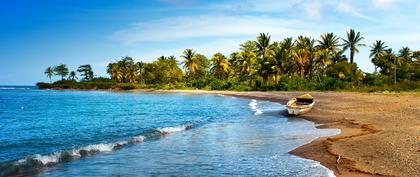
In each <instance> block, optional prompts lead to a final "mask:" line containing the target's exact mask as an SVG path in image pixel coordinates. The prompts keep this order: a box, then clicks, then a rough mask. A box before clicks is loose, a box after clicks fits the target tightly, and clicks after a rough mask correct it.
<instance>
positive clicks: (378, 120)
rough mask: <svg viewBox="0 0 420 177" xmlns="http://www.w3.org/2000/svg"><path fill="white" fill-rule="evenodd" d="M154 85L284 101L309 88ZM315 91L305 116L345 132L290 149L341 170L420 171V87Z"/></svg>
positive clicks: (354, 173)
mask: <svg viewBox="0 0 420 177" xmlns="http://www.w3.org/2000/svg"><path fill="white" fill-rule="evenodd" d="M141 91H143V92H144V91H145V90H141ZM148 91H150V92H176V93H180V92H182V93H193V94H204V93H210V94H224V95H231V96H239V97H248V98H256V99H263V100H270V101H276V102H279V103H282V104H284V103H285V102H286V101H287V100H288V99H290V98H292V97H295V96H297V95H300V94H302V93H303V92H231V91H201V90H164V91H162V90H148ZM310 93H311V94H312V95H313V96H314V97H315V98H316V102H317V103H316V105H315V107H314V109H312V110H311V111H310V112H309V113H307V114H305V115H303V116H300V117H302V118H305V119H307V120H311V121H314V122H316V123H318V124H322V125H321V126H320V127H319V128H339V129H341V134H339V135H336V136H332V137H323V138H319V139H316V140H314V141H313V142H311V143H309V144H306V145H304V146H301V147H299V148H297V149H295V150H293V151H291V152H290V153H292V154H295V155H297V156H300V157H303V158H308V159H313V160H316V161H319V162H321V164H323V165H324V166H326V167H328V168H329V169H331V170H333V171H334V173H335V175H336V176H401V177H403V176H404V177H405V176H413V177H415V176H420V170H419V169H420V94H419V93H357V92H310Z"/></svg>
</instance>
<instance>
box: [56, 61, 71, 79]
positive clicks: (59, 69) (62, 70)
mask: <svg viewBox="0 0 420 177" xmlns="http://www.w3.org/2000/svg"><path fill="white" fill-rule="evenodd" d="M54 73H55V75H59V76H61V80H64V78H65V77H66V76H67V75H68V74H69V69H68V68H67V65H65V64H60V65H58V66H55V67H54Z"/></svg>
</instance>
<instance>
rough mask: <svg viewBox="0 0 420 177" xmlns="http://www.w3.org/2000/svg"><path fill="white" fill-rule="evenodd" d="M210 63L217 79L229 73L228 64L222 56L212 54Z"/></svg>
mask: <svg viewBox="0 0 420 177" xmlns="http://www.w3.org/2000/svg"><path fill="white" fill-rule="evenodd" d="M211 62H212V64H213V67H212V68H211V70H212V71H213V72H214V73H215V75H216V77H218V78H219V79H222V78H223V76H225V75H226V74H228V73H229V71H230V63H229V61H228V60H227V58H226V57H225V56H224V55H223V54H221V53H216V54H214V55H213V57H212V59H211Z"/></svg>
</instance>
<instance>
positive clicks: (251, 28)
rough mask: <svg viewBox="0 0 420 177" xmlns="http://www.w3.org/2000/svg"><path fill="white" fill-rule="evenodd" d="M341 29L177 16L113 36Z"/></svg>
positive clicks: (138, 38)
mask: <svg viewBox="0 0 420 177" xmlns="http://www.w3.org/2000/svg"><path fill="white" fill-rule="evenodd" d="M337 27H340V25H319V24H313V23H308V22H304V21H299V20H293V19H282V18H276V17H270V16H224V15H218V16H217V15H216V16H214V15H202V16H179V17H170V18H164V19H159V20H154V21H150V22H141V23H137V24H135V25H133V26H132V27H129V28H127V29H123V30H121V31H118V32H116V33H115V34H114V38H115V39H117V40H120V41H123V42H124V43H126V44H134V43H139V42H146V41H171V40H176V39H186V38H198V37H226V36H229V37H235V36H236V37H237V36H244V35H253V36H256V35H257V34H259V33H262V32H268V33H270V34H273V35H282V36H283V37H288V36H297V35H318V34H319V33H320V32H324V31H326V30H333V29H334V28H337Z"/></svg>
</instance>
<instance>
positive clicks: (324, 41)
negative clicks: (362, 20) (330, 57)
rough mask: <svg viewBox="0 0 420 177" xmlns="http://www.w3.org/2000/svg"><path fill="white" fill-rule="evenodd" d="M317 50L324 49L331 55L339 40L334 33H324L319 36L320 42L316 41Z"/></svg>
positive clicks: (335, 49)
mask: <svg viewBox="0 0 420 177" xmlns="http://www.w3.org/2000/svg"><path fill="white" fill-rule="evenodd" d="M318 43H319V44H318V48H320V49H324V50H326V51H327V53H329V54H330V53H333V52H336V51H337V48H338V46H340V44H339V38H338V37H337V36H336V35H334V33H324V34H322V35H321V40H318Z"/></svg>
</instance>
